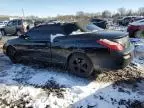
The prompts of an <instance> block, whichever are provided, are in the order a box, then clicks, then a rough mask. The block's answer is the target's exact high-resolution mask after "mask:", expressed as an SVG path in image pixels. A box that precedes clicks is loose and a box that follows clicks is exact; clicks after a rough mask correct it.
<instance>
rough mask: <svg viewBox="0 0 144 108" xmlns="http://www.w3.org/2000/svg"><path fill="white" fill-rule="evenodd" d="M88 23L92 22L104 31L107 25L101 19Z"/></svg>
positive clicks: (94, 19)
mask: <svg viewBox="0 0 144 108" xmlns="http://www.w3.org/2000/svg"><path fill="white" fill-rule="evenodd" d="M90 22H92V23H93V24H94V25H96V26H98V27H100V28H103V29H106V28H107V25H108V22H107V21H106V20H103V19H97V18H93V19H91V20H90Z"/></svg>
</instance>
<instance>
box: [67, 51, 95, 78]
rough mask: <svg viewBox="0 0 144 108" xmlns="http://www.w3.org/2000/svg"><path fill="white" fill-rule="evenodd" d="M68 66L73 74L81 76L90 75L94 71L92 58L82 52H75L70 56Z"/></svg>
mask: <svg viewBox="0 0 144 108" xmlns="http://www.w3.org/2000/svg"><path fill="white" fill-rule="evenodd" d="M68 67H69V70H70V72H71V73H72V74H74V75H77V76H79V77H89V76H90V75H91V74H92V72H93V64H92V62H91V60H90V59H89V58H88V57H87V56H86V55H84V54H81V53H75V54H73V55H72V56H71V57H70V59H69V62H68Z"/></svg>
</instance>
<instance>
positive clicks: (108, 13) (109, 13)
mask: <svg viewBox="0 0 144 108" xmlns="http://www.w3.org/2000/svg"><path fill="white" fill-rule="evenodd" d="M102 17H103V18H109V17H111V12H110V11H108V10H105V11H103V12H102Z"/></svg>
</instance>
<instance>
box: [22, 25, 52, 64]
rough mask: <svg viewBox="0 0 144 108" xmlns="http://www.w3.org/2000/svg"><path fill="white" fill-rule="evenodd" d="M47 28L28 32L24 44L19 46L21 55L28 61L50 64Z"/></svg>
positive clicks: (37, 28)
mask: <svg viewBox="0 0 144 108" xmlns="http://www.w3.org/2000/svg"><path fill="white" fill-rule="evenodd" d="M47 28H48V27H47V26H45V25H43V26H39V27H35V28H33V29H31V30H29V31H28V32H27V33H26V34H25V35H24V38H25V42H24V43H23V44H22V45H21V49H23V55H24V56H27V57H29V58H30V59H34V60H38V61H45V62H51V52H50V34H49V32H48V30H47Z"/></svg>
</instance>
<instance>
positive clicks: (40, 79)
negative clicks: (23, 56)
mask: <svg viewBox="0 0 144 108" xmlns="http://www.w3.org/2000/svg"><path fill="white" fill-rule="evenodd" d="M142 43H143V40H133V44H134V45H135V47H136V50H135V59H134V60H133V62H132V63H131V65H130V66H128V67H127V68H126V69H123V70H118V71H117V72H113V71H112V72H106V73H100V74H98V75H97V78H91V79H83V78H79V77H75V76H72V75H71V74H68V72H67V71H65V70H64V69H59V68H58V69H55V68H52V67H45V68H43V67H41V66H39V65H24V64H12V62H11V61H10V60H9V58H7V57H6V56H5V55H4V54H3V53H2V51H0V108H6V107H7V106H9V107H11V108H12V107H17V108H144V91H143V90H144V75H143V74H142V73H143V72H144V68H143V67H144V56H143V53H142V52H141V51H143V50H144V49H143V45H144V44H142ZM138 44H139V45H138Z"/></svg>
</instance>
